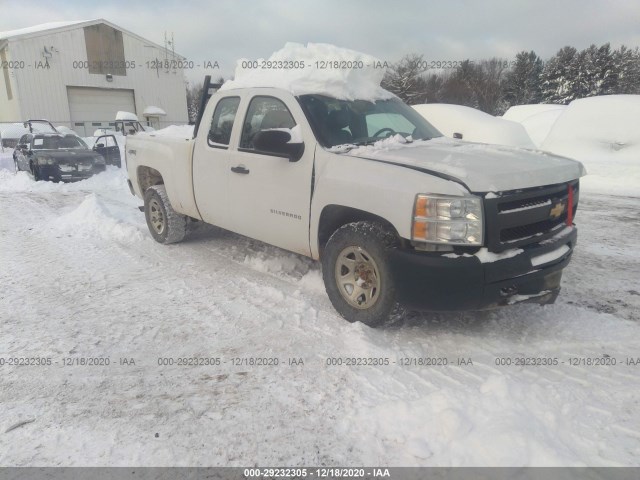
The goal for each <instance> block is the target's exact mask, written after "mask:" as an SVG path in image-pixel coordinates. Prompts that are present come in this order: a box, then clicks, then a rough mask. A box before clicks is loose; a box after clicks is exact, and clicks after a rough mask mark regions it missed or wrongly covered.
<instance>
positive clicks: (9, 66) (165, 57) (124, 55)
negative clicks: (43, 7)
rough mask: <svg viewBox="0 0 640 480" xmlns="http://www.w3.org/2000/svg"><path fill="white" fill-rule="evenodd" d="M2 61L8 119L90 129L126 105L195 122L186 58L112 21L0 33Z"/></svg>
mask: <svg viewBox="0 0 640 480" xmlns="http://www.w3.org/2000/svg"><path fill="white" fill-rule="evenodd" d="M0 62H1V68H2V71H1V72H0V122H22V121H24V120H27V119H30V118H31V119H36V118H37V119H40V118H44V119H47V120H50V121H51V122H52V123H53V124H54V125H65V126H68V127H70V128H72V129H73V130H75V131H76V132H78V133H79V134H80V135H82V136H89V135H92V134H93V132H94V130H96V129H97V128H100V127H108V126H113V122H114V120H115V115H116V112H117V111H119V110H123V111H128V112H133V113H136V114H137V115H138V118H139V119H140V121H141V122H142V123H146V122H147V121H148V122H149V124H152V126H155V127H156V128H157V127H163V126H166V125H169V124H184V123H187V122H188V114H187V99H186V92H185V78H184V70H183V67H184V65H185V58H184V57H182V56H180V55H176V54H175V53H173V52H172V51H170V50H167V49H165V48H164V47H162V46H160V45H157V44H155V43H153V42H150V41H149V40H145V39H144V38H142V37H140V36H138V35H136V34H134V33H132V32H129V31H127V30H124V29H122V28H120V27H118V26H117V25H114V24H112V23H110V22H108V21H106V20H102V19H98V20H91V21H77V22H57V23H48V24H44V25H38V26H35V27H30V28H23V29H20V30H13V31H9V32H0ZM145 111H146V112H147V114H149V115H148V116H145V115H144V113H145ZM162 113H165V114H166V115H162Z"/></svg>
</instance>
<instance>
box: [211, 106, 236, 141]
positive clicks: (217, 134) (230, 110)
mask: <svg viewBox="0 0 640 480" xmlns="http://www.w3.org/2000/svg"><path fill="white" fill-rule="evenodd" d="M238 105H240V97H226V98H222V99H220V101H218V104H217V105H216V109H215V111H214V112H213V119H212V120H211V128H210V129H209V136H208V138H207V140H208V143H209V146H210V147H218V148H220V147H226V146H228V145H229V141H230V140H231V130H232V129H233V122H234V121H235V119H236V113H237V112H238Z"/></svg>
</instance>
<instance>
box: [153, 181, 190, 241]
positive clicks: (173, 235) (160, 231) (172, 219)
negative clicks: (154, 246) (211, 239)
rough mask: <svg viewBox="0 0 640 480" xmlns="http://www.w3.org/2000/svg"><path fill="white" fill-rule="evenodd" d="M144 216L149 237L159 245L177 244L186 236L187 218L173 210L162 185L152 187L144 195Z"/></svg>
mask: <svg viewBox="0 0 640 480" xmlns="http://www.w3.org/2000/svg"><path fill="white" fill-rule="evenodd" d="M144 216H145V218H146V219H147V226H148V227H149V232H151V236H152V237H153V238H154V240H155V241H157V242H159V243H163V244H169V243H177V242H180V241H182V240H183V239H184V237H185V236H186V234H187V217H186V216H185V215H181V214H179V213H178V212H176V211H175V210H174V209H173V207H172V206H171V202H169V197H168V196H167V191H166V189H165V188H164V185H154V186H153V187H149V188H148V189H147V191H146V192H145V193H144Z"/></svg>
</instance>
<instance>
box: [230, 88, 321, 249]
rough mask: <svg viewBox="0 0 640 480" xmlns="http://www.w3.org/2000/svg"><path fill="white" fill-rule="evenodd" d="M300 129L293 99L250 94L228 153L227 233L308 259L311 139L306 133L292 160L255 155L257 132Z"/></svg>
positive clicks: (301, 116)
mask: <svg viewBox="0 0 640 480" xmlns="http://www.w3.org/2000/svg"><path fill="white" fill-rule="evenodd" d="M298 125H299V126H300V128H297V131H300V132H302V131H305V130H304V129H303V128H302V126H303V125H304V126H306V125H307V123H306V119H305V118H304V114H303V113H302V110H301V109H300V106H299V105H298V104H297V102H296V101H295V99H294V98H293V97H291V98H276V97H275V96H267V95H255V96H253V97H252V98H251V99H250V101H249V102H248V104H247V108H246V113H245V115H244V121H243V124H242V131H241V134H240V138H239V143H238V145H237V148H235V149H233V150H232V151H230V152H229V158H230V164H229V168H228V171H229V173H228V175H229V200H230V204H229V205H230V209H231V212H232V217H231V228H230V229H231V230H233V231H235V232H238V233H241V234H243V235H246V236H248V237H251V238H256V239H258V240H262V241H264V242H267V243H270V244H272V245H276V246H278V247H282V248H285V249H287V250H291V251H294V252H298V253H301V254H303V255H310V248H309V206H310V201H311V177H312V171H313V159H314V149H315V139H313V141H312V140H311V139H312V138H313V137H312V135H311V134H310V130H309V129H308V128H307V129H306V132H307V133H306V135H307V137H311V138H307V139H306V140H307V143H306V145H305V151H304V153H303V155H302V157H301V158H300V159H299V160H298V161H296V162H291V161H289V159H288V158H283V157H282V156H277V155H270V154H267V153H264V152H260V151H258V150H257V149H256V147H255V146H254V144H253V138H254V137H255V135H256V133H258V132H260V131H261V130H268V129H292V128H294V127H296V126H298Z"/></svg>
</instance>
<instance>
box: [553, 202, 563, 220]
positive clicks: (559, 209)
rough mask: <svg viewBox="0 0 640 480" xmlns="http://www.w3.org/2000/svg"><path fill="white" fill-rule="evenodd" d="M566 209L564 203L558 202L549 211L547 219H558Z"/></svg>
mask: <svg viewBox="0 0 640 480" xmlns="http://www.w3.org/2000/svg"><path fill="white" fill-rule="evenodd" d="M566 208H567V207H566V206H565V204H564V203H562V202H559V203H556V204H555V205H554V206H553V207H551V211H550V212H549V218H552V219H556V218H558V217H560V215H562V214H563V213H564V211H565V209H566Z"/></svg>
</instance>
